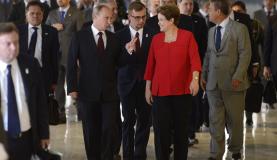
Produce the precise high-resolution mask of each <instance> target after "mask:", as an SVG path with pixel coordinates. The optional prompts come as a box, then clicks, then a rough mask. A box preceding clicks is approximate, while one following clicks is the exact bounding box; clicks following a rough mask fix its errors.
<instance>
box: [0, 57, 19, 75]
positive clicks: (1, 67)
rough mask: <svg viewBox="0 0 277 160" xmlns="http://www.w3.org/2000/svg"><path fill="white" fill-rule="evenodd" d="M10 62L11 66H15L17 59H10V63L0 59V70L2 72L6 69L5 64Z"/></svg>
mask: <svg viewBox="0 0 277 160" xmlns="http://www.w3.org/2000/svg"><path fill="white" fill-rule="evenodd" d="M9 64H11V65H12V66H15V65H16V64H17V59H16V58H15V59H14V60H12V61H11V62H10V63H6V62H4V61H2V60H0V71H1V72H2V73H3V72H5V71H6V69H7V66H8V65H9Z"/></svg>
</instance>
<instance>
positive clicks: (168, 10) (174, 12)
mask: <svg viewBox="0 0 277 160" xmlns="http://www.w3.org/2000/svg"><path fill="white" fill-rule="evenodd" d="M157 13H158V14H161V15H163V16H165V18H166V19H167V20H170V19H171V18H173V19H174V24H175V25H176V26H177V25H178V24H179V18H180V10H179V8H178V7H177V6H176V5H164V6H161V7H159V8H158V10H157Z"/></svg>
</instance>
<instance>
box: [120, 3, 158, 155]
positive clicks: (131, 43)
mask: <svg viewBox="0 0 277 160" xmlns="http://www.w3.org/2000/svg"><path fill="white" fill-rule="evenodd" d="M128 13H129V14H128V19H129V26H128V27H125V28H124V29H122V30H121V31H119V32H117V37H118V38H119V40H120V43H121V55H120V68H119V70H118V90H119V96H120V101H121V104H122V113H123V117H124V121H123V127H122V130H123V159H128V160H129V159H144V160H145V159H146V146H147V144H148V139H149V134H150V126H151V116H150V115H151V114H150V110H151V107H150V106H149V105H148V104H147V102H146V100H145V95H144V93H145V81H144V80H143V75H144V70H145V65H146V62H147V57H148V56H147V55H148V50H149V47H150V43H151V40H152V37H153V35H154V33H153V31H152V30H151V29H150V28H148V27H146V26H144V24H145V20H146V8H145V6H144V4H142V3H141V2H132V3H131V4H130V5H129V8H128Z"/></svg>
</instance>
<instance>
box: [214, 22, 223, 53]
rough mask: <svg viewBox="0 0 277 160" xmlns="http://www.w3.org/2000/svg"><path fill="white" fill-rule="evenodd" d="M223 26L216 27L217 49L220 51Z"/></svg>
mask: <svg viewBox="0 0 277 160" xmlns="http://www.w3.org/2000/svg"><path fill="white" fill-rule="evenodd" d="M221 28H222V27H221V26H217V27H216V36H215V48H216V50H217V51H218V50H219V49H220V43H221V31H220V30H221Z"/></svg>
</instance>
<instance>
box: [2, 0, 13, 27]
mask: <svg viewBox="0 0 277 160" xmlns="http://www.w3.org/2000/svg"><path fill="white" fill-rule="evenodd" d="M12 3H13V0H0V22H6V21H7V20H8V17H9V15H10V13H11V10H12Z"/></svg>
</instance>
